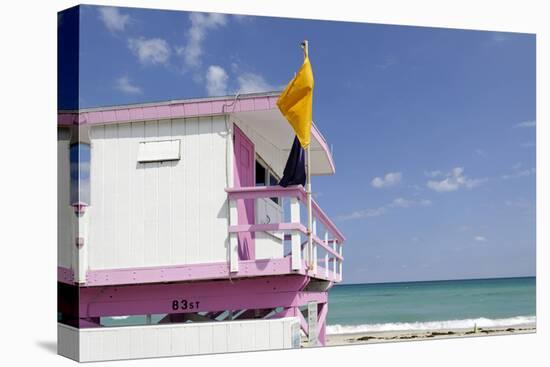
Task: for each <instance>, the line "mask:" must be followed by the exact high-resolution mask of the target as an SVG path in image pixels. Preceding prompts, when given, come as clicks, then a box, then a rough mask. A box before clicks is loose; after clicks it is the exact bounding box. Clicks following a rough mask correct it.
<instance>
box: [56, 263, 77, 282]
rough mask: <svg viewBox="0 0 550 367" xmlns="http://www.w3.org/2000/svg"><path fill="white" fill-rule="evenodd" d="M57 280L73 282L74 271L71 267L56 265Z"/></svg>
mask: <svg viewBox="0 0 550 367" xmlns="http://www.w3.org/2000/svg"><path fill="white" fill-rule="evenodd" d="M57 281H58V282H61V283H65V284H74V272H73V270H72V269H67V268H63V267H61V266H58V267H57Z"/></svg>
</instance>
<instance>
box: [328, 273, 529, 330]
mask: <svg viewBox="0 0 550 367" xmlns="http://www.w3.org/2000/svg"><path fill="white" fill-rule="evenodd" d="M535 284H536V281H535V277H525V278H500V279H475V280H450V281H429V282H407V283H380V284H350V285H336V286H334V287H333V288H332V289H331V290H330V292H329V313H328V316H327V325H328V326H327V332H328V333H332V334H334V333H343V332H361V331H384V330H409V329H419V330H421V329H438V328H469V327H473V325H474V324H477V326H480V327H484V326H485V327H487V326H508V325H510V326H512V325H519V324H525V323H534V322H535V312H536V310H535V308H536V307H535V294H536V289H535V288H536V287H535Z"/></svg>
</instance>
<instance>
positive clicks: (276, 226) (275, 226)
mask: <svg viewBox="0 0 550 367" xmlns="http://www.w3.org/2000/svg"><path fill="white" fill-rule="evenodd" d="M291 230H297V231H300V232H302V233H304V234H307V228H306V227H305V226H304V225H303V224H301V223H272V224H240V225H236V226H229V232H230V233H242V232H251V233H255V232H265V231H291ZM312 237H313V241H314V242H315V243H316V244H317V245H319V246H321V247H322V248H323V249H325V250H326V251H327V252H328V253H330V254H331V255H332V256H334V257H335V258H337V259H338V260H340V261H343V260H344V258H343V257H342V256H340V254H339V253H337V252H335V251H334V250H333V249H332V248H331V247H329V246H327V245H326V244H325V241H323V240H321V239H320V238H319V237H317V236H316V235H313V236H312ZM303 247H304V246H302V248H303Z"/></svg>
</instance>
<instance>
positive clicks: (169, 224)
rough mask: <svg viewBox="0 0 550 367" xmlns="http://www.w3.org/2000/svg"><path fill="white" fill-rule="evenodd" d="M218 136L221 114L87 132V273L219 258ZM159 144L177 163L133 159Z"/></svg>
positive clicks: (222, 253) (221, 138) (222, 183)
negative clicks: (172, 148) (170, 144)
mask: <svg viewBox="0 0 550 367" xmlns="http://www.w3.org/2000/svg"><path fill="white" fill-rule="evenodd" d="M225 131H226V128H225V121H224V118H223V117H221V116H220V117H205V118H200V120H199V119H198V118H190V119H174V120H161V121H146V122H135V123H126V124H114V125H105V126H94V127H93V128H92V131H91V140H92V167H91V177H92V178H91V187H92V189H91V190H92V193H91V207H90V213H91V218H90V240H89V246H90V249H89V256H90V259H89V264H90V268H91V269H94V270H95V269H113V268H131V267H143V266H163V265H181V264H190V263H204V262H218V261H224V260H225V259H226V256H227V255H226V254H227V252H226V239H227V204H226V199H227V194H226V192H225V191H224V188H225V187H226V174H225V172H226V171H225V162H226V154H225V152H226V149H225V146H226V145H225V144H226V140H225ZM167 139H177V140H180V142H181V143H180V149H181V158H180V160H177V161H164V162H147V163H140V162H138V149H139V143H140V142H143V141H158V140H167Z"/></svg>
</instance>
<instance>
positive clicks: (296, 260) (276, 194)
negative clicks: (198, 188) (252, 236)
mask: <svg viewBox="0 0 550 367" xmlns="http://www.w3.org/2000/svg"><path fill="white" fill-rule="evenodd" d="M226 192H227V195H228V199H229V208H230V212H229V215H230V218H229V219H230V225H229V242H230V243H229V247H230V249H229V253H230V254H229V262H230V269H231V271H232V272H236V271H238V269H239V255H238V237H237V234H238V233H242V232H251V233H254V232H265V231H278V232H284V233H285V236H284V237H283V238H284V240H285V241H290V249H291V250H290V256H291V267H292V270H294V271H303V270H304V266H306V265H304V261H303V260H306V261H305V263H306V264H312V266H311V267H310V268H309V269H306V270H307V271H308V272H311V273H312V274H313V275H324V277H325V278H330V279H331V280H333V281H340V280H341V279H342V262H343V260H344V258H343V256H342V244H343V242H344V241H345V237H344V235H343V234H342V232H340V230H339V229H338V228H337V227H336V225H335V224H334V223H333V222H332V221H331V220H330V218H329V217H328V216H327V215H326V213H325V212H324V211H323V210H322V209H321V208H320V207H319V205H318V204H317V203H316V202H315V200H313V199H312V205H311V206H312V214H313V228H312V240H313V249H312V251H311V254H309V253H308V252H309V251H308V247H307V246H306V245H305V244H304V243H303V238H306V239H307V234H308V231H307V227H306V225H305V224H303V223H302V222H301V215H300V210H301V205H304V206H305V205H306V192H305V190H304V188H303V187H302V186H290V187H281V186H261V187H240V188H228V189H226ZM259 198H280V199H279V200H281V198H288V199H289V200H290V213H289V214H290V222H283V223H269V224H255V223H248V224H238V223H239V220H238V218H239V211H238V209H237V207H238V206H237V202H238V201H239V200H246V199H253V200H256V199H259ZM306 223H307V222H306ZM318 224H322V226H323V228H324V233H323V234H320V233H318V231H317V227H318ZM306 243H307V242H306ZM319 250H321V251H322V252H324V257H319V256H318V254H319V252H320V251H319ZM319 264H324V269H321V268H320V267H319ZM331 267H332V269H330V268H331Z"/></svg>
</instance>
